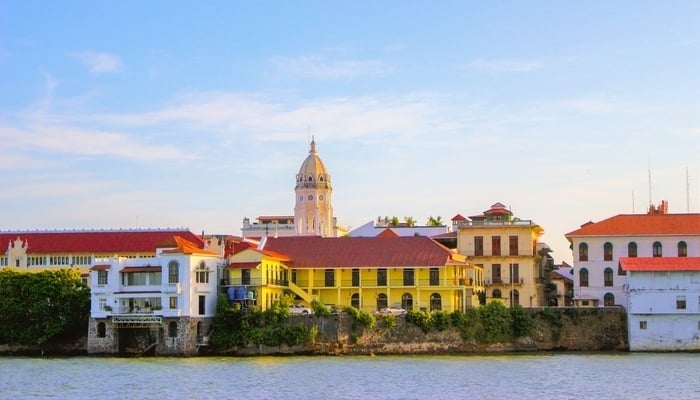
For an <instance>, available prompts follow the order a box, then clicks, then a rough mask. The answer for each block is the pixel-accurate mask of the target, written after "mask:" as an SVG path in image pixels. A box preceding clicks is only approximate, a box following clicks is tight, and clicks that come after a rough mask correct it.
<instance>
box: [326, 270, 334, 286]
mask: <svg viewBox="0 0 700 400" xmlns="http://www.w3.org/2000/svg"><path fill="white" fill-rule="evenodd" d="M324 284H325V285H326V287H333V286H335V270H333V269H327V270H326V272H325V282H324Z"/></svg>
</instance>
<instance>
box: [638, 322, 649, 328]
mask: <svg viewBox="0 0 700 400" xmlns="http://www.w3.org/2000/svg"><path fill="white" fill-rule="evenodd" d="M639 329H641V330H646V329H647V321H639Z"/></svg>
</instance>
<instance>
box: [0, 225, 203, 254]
mask: <svg viewBox="0 0 700 400" xmlns="http://www.w3.org/2000/svg"><path fill="white" fill-rule="evenodd" d="M174 236H180V237H182V238H184V239H186V240H188V241H190V242H192V243H194V244H196V245H197V246H200V247H203V246H204V242H203V241H202V239H201V238H200V237H199V236H198V235H196V234H194V233H192V232H190V231H188V230H181V229H179V230H171V229H168V230H140V229H137V230H123V231H122V230H115V231H99V230H94V231H18V232H0V254H6V252H7V245H8V244H13V243H14V241H15V240H17V239H18V238H19V239H20V240H22V241H23V242H24V243H26V245H27V246H28V249H27V253H29V254H51V253H73V254H75V253H93V254H95V253H105V254H109V255H111V254H114V253H135V252H155V250H156V247H163V246H162V244H164V243H169V242H171V243H174V240H173V237H174Z"/></svg>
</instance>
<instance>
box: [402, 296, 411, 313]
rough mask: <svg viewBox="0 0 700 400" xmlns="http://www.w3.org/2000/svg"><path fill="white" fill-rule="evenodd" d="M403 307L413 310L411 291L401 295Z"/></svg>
mask: <svg viewBox="0 0 700 400" xmlns="http://www.w3.org/2000/svg"><path fill="white" fill-rule="evenodd" d="M401 308H403V309H404V310H406V311H411V310H413V296H411V294H410V293H404V294H403V295H402V296H401Z"/></svg>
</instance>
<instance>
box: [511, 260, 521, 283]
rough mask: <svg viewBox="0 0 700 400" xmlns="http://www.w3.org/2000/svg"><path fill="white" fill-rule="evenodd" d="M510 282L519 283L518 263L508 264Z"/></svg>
mask: <svg viewBox="0 0 700 400" xmlns="http://www.w3.org/2000/svg"><path fill="white" fill-rule="evenodd" d="M510 283H520V266H519V265H518V264H514V263H511V264H510Z"/></svg>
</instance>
